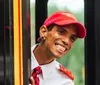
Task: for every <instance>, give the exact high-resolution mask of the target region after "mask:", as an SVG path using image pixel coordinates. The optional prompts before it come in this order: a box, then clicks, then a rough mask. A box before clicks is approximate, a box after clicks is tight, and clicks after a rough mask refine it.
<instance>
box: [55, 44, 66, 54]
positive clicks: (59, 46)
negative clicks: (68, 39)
mask: <svg viewBox="0 0 100 85" xmlns="http://www.w3.org/2000/svg"><path fill="white" fill-rule="evenodd" d="M55 45H56V49H57V50H58V51H59V52H60V53H62V52H65V51H66V50H67V48H66V47H64V46H63V45H60V44H57V43H56V44H55Z"/></svg>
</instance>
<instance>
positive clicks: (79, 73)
mask: <svg viewBox="0 0 100 85" xmlns="http://www.w3.org/2000/svg"><path fill="white" fill-rule="evenodd" d="M58 10H61V11H69V12H72V13H73V14H74V15H75V16H76V18H77V19H78V21H80V22H81V23H83V24H84V0H48V16H49V15H51V14H52V13H53V12H55V11H58ZM57 61H59V62H60V63H61V64H62V65H64V66H65V67H66V68H68V69H69V70H70V71H71V72H72V73H73V74H74V77H75V85H84V39H81V40H80V39H78V40H77V41H76V42H75V44H74V47H73V48H72V49H71V50H70V51H69V53H68V54H66V55H65V56H64V57H62V58H61V59H58V60H57Z"/></svg>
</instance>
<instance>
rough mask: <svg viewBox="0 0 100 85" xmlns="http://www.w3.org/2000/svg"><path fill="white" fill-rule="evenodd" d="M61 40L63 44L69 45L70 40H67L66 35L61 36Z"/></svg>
mask: <svg viewBox="0 0 100 85" xmlns="http://www.w3.org/2000/svg"><path fill="white" fill-rule="evenodd" d="M62 42H63V44H64V45H69V43H70V40H69V38H68V37H65V38H63V40H62Z"/></svg>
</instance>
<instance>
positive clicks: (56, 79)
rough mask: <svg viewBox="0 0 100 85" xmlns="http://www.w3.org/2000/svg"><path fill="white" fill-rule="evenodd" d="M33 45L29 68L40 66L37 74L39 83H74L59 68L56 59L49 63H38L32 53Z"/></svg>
mask: <svg viewBox="0 0 100 85" xmlns="http://www.w3.org/2000/svg"><path fill="white" fill-rule="evenodd" d="M35 47H36V45H34V46H33V47H32V48H31V70H33V69H34V68H35V67H37V66H41V68H42V74H39V79H40V85H74V81H73V80H72V79H71V78H70V77H69V76H68V75H67V74H65V73H64V72H61V71H60V70H59V65H60V64H59V63H58V62H57V61H56V60H54V61H53V62H51V63H49V64H45V65H39V63H38V62H37V60H36V58H35V56H34V54H33V50H34V48H35ZM41 58H42V56H41Z"/></svg>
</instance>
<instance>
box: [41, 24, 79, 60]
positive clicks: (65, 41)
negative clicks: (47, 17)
mask: <svg viewBox="0 0 100 85" xmlns="http://www.w3.org/2000/svg"><path fill="white" fill-rule="evenodd" d="M40 35H41V36H43V37H44V41H43V45H44V48H45V53H46V54H47V55H50V56H51V57H55V58H60V57H62V56H63V55H65V54H66V53H68V51H69V50H70V49H71V48H72V47H73V44H74V42H75V40H76V39H77V31H76V26H75V25H67V26H58V25H55V26H54V27H53V28H52V30H51V31H48V29H47V28H46V27H45V26H42V27H41V29H40Z"/></svg>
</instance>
